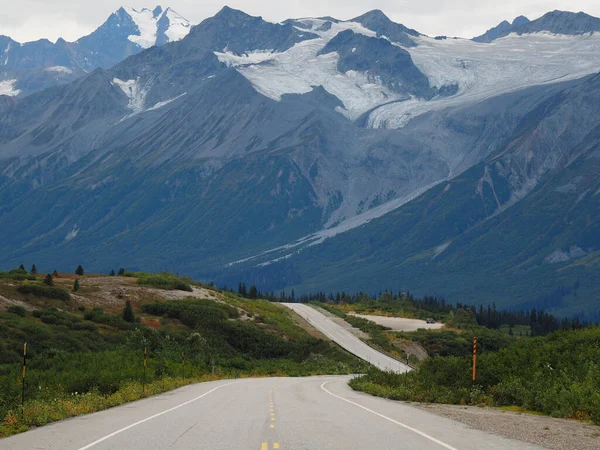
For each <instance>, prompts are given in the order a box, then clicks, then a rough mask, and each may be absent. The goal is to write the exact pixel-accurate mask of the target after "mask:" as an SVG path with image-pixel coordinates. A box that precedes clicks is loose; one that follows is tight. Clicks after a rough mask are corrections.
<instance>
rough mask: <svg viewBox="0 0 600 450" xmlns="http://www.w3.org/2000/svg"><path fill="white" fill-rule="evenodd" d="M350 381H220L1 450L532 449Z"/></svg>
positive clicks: (18, 439) (58, 426)
mask: <svg viewBox="0 0 600 450" xmlns="http://www.w3.org/2000/svg"><path fill="white" fill-rule="evenodd" d="M348 379H349V377H347V376H335V377H307V378H263V379H243V380H222V381H214V382H209V383H201V384H196V385H190V386H186V387H183V388H180V389H177V390H175V391H171V392H168V393H166V394H162V395H158V396H155V397H151V398H148V399H144V400H140V401H137V402H133V403H129V404H127V405H123V406H119V407H116V408H112V409H110V410H106V411H102V412H99V413H95V414H90V415H87V416H81V417H77V418H74V419H69V420H65V421H62V422H57V423H54V424H51V425H47V426H44V427H41V428H37V429H35V430H32V431H29V432H27V433H23V434H20V435H17V436H13V437H10V438H6V439H3V440H0V448H1V449H6V450H8V449H11V450H32V449H60V450H88V449H93V450H109V449H128V450H159V449H160V450H163V449H174V450H184V449H185V450H188V449H211V450H215V449H222V450H225V449H228V450H229V449H231V450H243V449H255V450H270V449H296V450H303V449H306V450H308V449H311V450H312V449H314V450H317V449H318V450H324V449H328V450H353V449H373V448H376V449H397V450H416V449H418V450H443V449H446V450H482V449H498V450H534V449H540V447H536V446H533V445H530V444H525V443H522V442H519V441H513V440H510V439H506V438H503V437H500V436H497V435H493V434H488V433H485V432H482V431H478V430H474V429H472V428H470V427H468V426H466V425H463V424H461V423H458V422H454V421H452V420H449V419H446V418H443V417H439V416H436V415H433V414H431V413H429V412H426V411H423V410H420V409H417V408H413V407H410V406H408V405H405V404H403V403H399V402H394V401H390V400H385V399H382V398H377V397H371V396H369V395H366V394H362V393H359V392H354V391H352V390H351V389H350V388H349V387H348V385H347V382H348Z"/></svg>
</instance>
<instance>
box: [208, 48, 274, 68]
mask: <svg viewBox="0 0 600 450" xmlns="http://www.w3.org/2000/svg"><path fill="white" fill-rule="evenodd" d="M214 54H215V55H216V57H217V59H218V60H219V61H220V62H222V63H225V65H226V66H227V67H238V66H245V65H248V64H260V63H262V62H265V61H269V60H271V59H273V58H274V57H275V55H277V53H273V50H253V51H251V52H247V53H244V54H243V55H236V54H235V53H231V52H230V51H227V49H223V52H214Z"/></svg>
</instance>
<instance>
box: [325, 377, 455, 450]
mask: <svg viewBox="0 0 600 450" xmlns="http://www.w3.org/2000/svg"><path fill="white" fill-rule="evenodd" d="M327 383H331V381H325V382H324V383H323V384H322V385H321V389H323V390H324V391H325V392H327V393H328V394H329V395H331V396H332V397H336V398H339V399H340V400H344V401H345V402H348V403H350V404H352V405H354V406H358V407H359V408H362V409H364V410H365V411H369V412H370V413H372V414H375V415H376V416H379V417H381V418H383V419H385V420H389V421H390V422H392V423H395V424H396V425H400V426H401V427H404V428H406V429H407V430H410V431H412V432H414V433H417V434H418V435H420V436H423V437H424V438H425V439H429V440H430V441H432V442H435V443H436V444H438V445H441V446H442V447H444V448H447V449H448V450H458V449H456V448H455V447H452V446H451V445H448V444H446V443H445V442H442V441H440V440H439V439H436V438H434V437H433V436H430V435H428V434H427V433H424V432H422V431H420V430H417V429H416V428H413V427H411V426H408V425H406V424H403V423H401V422H398V421H396V420H394V419H391V418H389V417H388V416H384V415H383V414H380V413H378V412H375V411H373V410H372V409H369V408H367V407H366V406H363V405H359V404H358V403H355V402H353V401H352V400H348V399H346V398H344V397H340V396H339V395H336V394H334V393H333V392H330V391H328V390H327V389H325V385H326V384H327Z"/></svg>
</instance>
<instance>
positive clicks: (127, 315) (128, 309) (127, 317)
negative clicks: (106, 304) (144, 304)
mask: <svg viewBox="0 0 600 450" xmlns="http://www.w3.org/2000/svg"><path fill="white" fill-rule="evenodd" d="M123 320H124V321H125V322H130V323H132V322H133V321H134V320H135V316H134V315H133V308H132V306H131V302H130V301H129V300H127V301H126V302H125V307H124V308H123Z"/></svg>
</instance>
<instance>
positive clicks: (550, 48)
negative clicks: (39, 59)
mask: <svg viewBox="0 0 600 450" xmlns="http://www.w3.org/2000/svg"><path fill="white" fill-rule="evenodd" d="M148 11H149V10H148ZM150 13H151V14H153V15H154V14H158V13H157V12H155V11H149V12H146V13H145V14H147V15H149V14H150ZM370 17H375V18H379V19H381V20H383V21H384V23H387V22H386V21H385V19H383V18H382V16H381V15H380V14H378V13H374V14H371V15H370ZM361 20H362V19H361ZM516 22H517V24H519V23H522V24H525V19H518V20H516ZM513 23H514V22H513ZM373 28H377V27H375V26H373ZM402 33H404V35H405V36H410V39H411V41H413V43H415V45H411V46H402V45H400V44H399V43H398V42H393V41H392V40H391V38H390V37H389V36H387V35H386V34H384V32H383V31H381V30H379V31H377V30H373V29H369V28H368V27H366V26H365V25H363V24H362V23H359V22H353V21H338V22H336V21H332V20H328V19H296V20H295V21H286V22H284V23H280V24H274V23H270V22H267V21H265V20H263V19H262V18H261V17H254V16H251V15H248V14H245V13H244V12H242V11H238V10H234V9H232V8H228V7H226V8H223V9H222V10H221V11H220V12H219V13H217V14H216V15H215V16H214V17H211V18H207V19H205V20H204V21H202V22H201V23H200V24H199V25H197V26H195V27H194V28H193V29H192V30H191V32H190V33H189V34H188V35H187V36H186V37H185V38H184V39H182V40H180V41H177V42H174V43H171V44H169V45H163V46H153V47H150V48H148V49H145V50H142V51H140V52H139V53H136V54H134V55H132V56H130V57H128V58H126V59H125V60H123V61H121V62H119V63H117V64H116V65H115V66H113V67H111V68H109V69H104V68H98V69H96V70H94V71H93V72H91V73H89V74H87V75H86V76H83V77H81V78H78V79H77V80H76V81H74V82H72V83H70V84H66V85H63V86H57V87H52V88H49V89H46V90H43V91H41V92H37V93H34V94H31V95H28V96H25V97H22V98H16V99H13V98H8V97H0V109H1V110H2V115H0V227H2V229H3V230H4V231H5V233H4V234H3V235H2V236H0V254H1V255H3V256H2V257H1V258H0V264H10V265H15V264H17V265H18V264H20V263H21V262H22V261H20V260H21V259H23V258H27V259H28V260H29V259H34V260H36V261H37V262H38V263H42V262H49V261H52V260H55V254H56V252H60V254H61V256H62V259H63V260H64V261H65V264H66V263H69V264H71V263H74V262H76V261H77V260H82V259H83V260H85V261H88V262H87V263H86V264H87V265H89V266H90V267H93V270H98V271H103V270H104V269H105V267H112V266H118V267H122V266H124V265H126V266H127V267H131V268H137V267H145V268H148V269H150V270H153V271H160V270H167V269H171V270H175V271H186V272H187V273H189V274H190V275H192V276H194V277H201V278H204V279H206V280H211V279H212V280H213V281H218V282H219V283H227V284H229V285H231V283H235V282H237V281H240V280H246V281H250V280H251V281H252V282H254V284H257V285H258V286H260V287H261V289H271V288H272V289H280V288H289V287H291V286H294V287H295V288H296V289H297V290H298V291H300V290H303V289H308V288H314V289H319V285H322V286H329V285H332V284H333V283H339V284H340V286H341V283H346V284H347V287H348V289H353V290H354V289H356V290H359V289H361V288H360V287H359V286H360V285H363V286H364V289H368V288H369V283H371V282H372V281H373V280H375V279H377V277H381V276H385V277H386V279H389V280H392V281H394V282H396V281H397V280H396V279H397V278H398V277H404V278H403V279H405V280H407V281H406V285H401V284H400V282H399V281H398V282H397V284H398V286H394V288H397V287H401V288H410V289H411V290H413V289H425V288H426V287H431V288H432V289H434V288H435V289H436V290H435V293H437V294H439V295H442V294H443V292H442V291H441V289H443V288H444V286H446V287H445V289H447V291H446V292H447V293H448V295H452V296H454V295H458V294H457V293H458V292H460V291H459V288H460V287H461V286H460V285H459V284H456V283H455V282H452V276H451V272H445V271H444V270H446V268H445V267H446V266H444V264H448V267H456V268H457V272H456V273H460V274H461V277H463V280H468V282H469V283H471V284H472V285H473V286H477V287H478V288H481V286H482V285H481V284H480V283H479V282H476V281H477V280H476V279H474V278H473V275H472V274H471V275H469V274H470V273H471V272H472V273H479V274H480V275H481V279H482V280H487V281H486V282H487V283H488V284H490V294H489V295H490V297H489V300H490V301H491V300H492V299H493V296H497V298H499V299H500V300H502V301H504V297H502V295H503V294H502V289H506V291H507V292H509V291H510V289H508V287H506V286H504V285H503V284H502V282H501V281H497V280H498V279H497V278H493V277H492V275H493V273H496V274H499V273H503V271H505V272H506V273H507V274H508V275H510V276H513V277H516V278H513V279H512V280H513V281H514V282H513V283H512V284H511V286H513V287H514V289H519V288H523V286H524V285H525V284H527V282H528V281H530V282H532V283H530V284H531V285H530V286H525V287H526V288H523V294H522V295H521V296H520V295H518V292H517V293H516V294H515V295H512V297H513V298H514V299H518V300H519V301H530V300H531V299H532V296H533V297H535V295H533V294H535V291H533V290H532V289H534V288H535V283H536V282H539V283H540V284H539V286H542V287H541V288H540V290H539V292H538V293H537V294H539V295H538V296H541V295H545V293H547V292H550V291H552V289H563V288H564V289H565V291H564V292H567V291H569V289H570V290H571V291H569V292H571V293H573V292H577V293H578V294H577V295H580V294H581V295H588V294H589V295H592V294H593V293H594V292H596V286H595V285H594V284H593V283H583V282H581V281H580V282H579V285H578V286H579V287H574V286H576V282H577V277H576V276H575V275H573V274H574V272H573V270H579V269H574V268H571V267H570V266H569V268H566V267H567V266H566V264H571V265H575V264H577V265H579V266H581V267H583V269H581V270H584V271H588V272H589V273H591V274H594V273H595V272H594V270H595V269H594V265H593V264H594V261H595V259H594V258H595V257H594V254H595V251H596V250H594V248H593V247H594V246H593V245H590V244H589V242H590V239H591V238H590V236H591V237H594V236H595V233H596V229H595V228H594V227H593V226H589V225H585V223H588V222H586V221H584V220H583V219H582V218H586V217H588V218H589V221H591V222H589V223H594V220H595V219H593V218H594V217H595V216H594V215H593V214H594V213H593V211H594V209H593V208H594V207H595V206H594V205H595V203H594V202H595V198H596V197H595V196H594V194H593V193H595V192H596V191H597V187H596V186H595V185H594V181H593V180H592V179H591V178H590V176H589V173H588V172H586V170H592V169H593V167H595V166H594V165H593V163H594V161H595V159H594V157H593V156H590V155H594V154H595V153H593V152H594V149H593V148H592V147H593V146H594V145H596V144H595V142H596V140H595V139H596V138H595V137H594V136H595V134H594V133H595V132H596V131H595V130H596V127H597V123H596V121H597V114H596V113H595V112H596V110H595V109H594V108H595V106H594V102H595V101H596V100H598V87H597V84H598V81H597V80H598V78H597V76H594V75H590V74H593V73H597V67H598V66H597V61H598V60H597V59H595V57H594V55H598V54H599V53H598V52H597V51H595V50H597V49H598V48H600V40H599V39H598V38H597V37H596V36H594V35H592V36H585V37H580V36H570V37H565V38H564V39H555V38H553V37H552V36H547V35H543V36H531V35H524V36H518V35H514V36H511V37H509V38H507V39H502V40H501V41H498V42H497V43H496V44H495V45H493V46H490V47H489V51H486V52H482V51H481V48H482V47H481V44H480V43H476V42H471V41H469V40H466V39H460V40H459V39H456V40H446V41H444V40H436V39H434V38H429V37H427V36H423V35H415V33H416V32H415V33H413V34H407V33H406V32H405V31H402ZM565 48H568V49H569V51H568V52H566V51H564V49H565ZM558 49H560V50H563V51H561V52H558V51H557V50H558ZM515 50H520V51H518V52H517V51H515ZM507 55H510V56H511V57H510V58H507V57H506V56H507ZM540 55H541V56H540ZM557 55H558V56H557ZM514 74H517V76H518V78H514V77H513V75H514ZM557 80H560V83H559V82H557ZM386 117H387V118H386ZM376 119H377V120H379V119H381V121H380V122H378V121H377V120H376ZM392 119H393V120H395V121H396V122H389V120H392ZM561 124H565V125H564V126H563V125H561ZM567 125H568V126H567ZM578 146H579V147H581V148H579V149H578ZM582 155H585V156H582ZM588 156H590V161H591V162H590V163H589V164H588V166H589V167H588V168H586V167H584V166H585V164H584V165H582V164H581V163H580V161H581V158H582V157H586V158H587V157H588ZM571 160H575V161H578V162H577V164H574V165H572V166H570V165H569V163H570V162H572V161H571ZM586 161H587V160H586ZM570 171H572V173H571V172H570ZM567 175H568V176H567ZM571 175H572V176H571ZM562 176H564V177H565V180H564V182H563V181H562V180H561V181H560V183H562V184H558V183H559V182H558V181H556V180H557V179H558V178H557V177H562ZM579 176H581V177H582V178H581V180H579V181H573V180H575V179H577V177H579ZM568 177H570V178H568ZM567 178H568V179H567ZM548 180H551V181H548ZM569 180H571V181H572V182H570V181H569ZM557 189H558V190H557ZM580 189H581V190H580ZM563 191H564V192H563ZM555 194H556V195H555ZM559 194H560V196H562V195H564V196H565V197H564V199H563V197H560V196H559ZM553 196H554V197H556V198H560V199H563V200H564V201H563V200H561V201H560V202H559V203H558V204H557V205H556V206H555V209H556V211H555V212H556V214H554V215H547V216H544V217H546V218H547V219H548V223H549V224H550V223H552V224H553V226H554V229H555V230H557V235H560V236H561V238H560V239H558V238H557V239H556V242H554V241H553V242H552V246H551V247H552V248H550V244H549V245H548V246H546V247H544V248H540V247H535V246H532V245H529V244H527V240H526V239H525V238H524V236H527V235H528V234H530V235H531V234H533V233H536V232H537V229H536V228H535V227H536V226H538V225H533V224H537V223H538V222H537V221H536V220H533V219H530V218H528V216H527V215H526V214H525V215H522V214H521V215H519V214H516V213H515V211H517V212H518V211H523V210H522V207H521V206H520V205H525V204H531V205H532V208H533V210H539V211H546V210H547V209H548V208H552V203H551V202H550V200H551V199H552V198H553ZM572 196H576V197H579V196H582V197H581V199H580V200H579V201H577V198H575V199H573V198H572ZM567 197H568V198H567ZM522 202H524V203H522ZM568 202H571V203H576V205H578V207H577V208H576V209H574V210H573V211H575V212H574V213H572V212H570V210H568V208H567V209H565V208H566V205H568ZM557 214H558V215H559V216H560V214H562V216H563V217H571V216H570V214H571V215H572V217H573V219H572V221H573V222H574V223H578V224H581V226H580V227H579V228H580V231H572V230H569V228H568V227H564V226H563V225H561V224H560V223H559V222H560V221H559V220H558V219H557V218H556V217H557ZM542 216H543V215H540V217H542ZM509 217H512V220H513V221H515V223H519V224H521V225H522V229H523V233H522V234H519V233H518V232H517V231H518V230H517V231H515V230H513V229H511V228H510V226H509V225H510V221H507V220H505V218H509ZM492 224H493V226H492ZM584 225H585V226H584ZM502 233H506V235H507V236H508V237H506V236H504V235H502ZM472 236H476V239H475V238H472ZM491 236H495V237H494V239H491ZM585 236H588V237H585ZM349 239H350V241H349ZM351 239H355V242H356V243H359V244H360V245H357V246H353V244H352V242H353V241H352V240H351ZM472 239H474V240H472ZM548 239H549V238H548ZM480 241H481V242H483V241H485V242H486V243H487V244H486V245H487V248H482V247H478V244H477V242H480ZM559 241H560V242H559ZM500 242H507V244H506V248H507V249H511V252H512V253H511V254H510V258H508V257H507V258H508V259H507V261H508V260H510V262H511V264H512V265H513V266H514V267H523V268H524V269H523V270H524V273H526V274H530V275H519V273H517V272H515V271H514V270H512V269H511V268H510V267H507V266H506V265H502V264H500V263H498V264H496V265H494V264H495V263H493V261H492V262H490V258H491V257H490V256H489V255H490V253H489V251H488V249H493V250H494V251H495V252H498V254H503V253H502V252H508V250H503V249H502V246H501V245H500V244H499V243H500ZM317 243H318V244H319V245H312V244H317ZM459 243H460V245H459ZM524 243H525V244H527V245H525V244H524ZM517 244H518V245H524V250H523V251H516V252H515V251H514V249H515V248H516V247H515V245H517ZM462 248H464V249H465V253H464V255H465V258H464V259H461V258H460V255H461V254H462V253H461V249H462ZM272 249H276V250H275V251H271V250H272ZM300 250H301V251H300ZM467 250H468V252H467ZM298 252H299V253H298ZM322 252H325V253H322ZM582 252H583V253H582ZM467 253H468V254H467ZM256 255H259V257H258V258H255V256H256ZM369 255H371V256H369ZM478 255H488V256H487V258H488V259H486V260H484V259H479V260H478V259H477V258H478ZM315 258H316V259H315ZM482 258H483V257H482ZM530 259H531V260H532V261H534V262H535V264H532V263H529V262H528V261H529V260H530ZM546 259H547V262H544V261H546ZM69 261H70V262H69ZM235 261H237V262H238V264H233V265H232V264H231V263H233V262H235ZM318 261H321V262H322V264H325V263H326V262H327V263H326V264H325V266H324V267H321V268H320V271H319V273H315V270H316V269H317V268H319V265H318V264H317V263H318ZM552 264H559V265H558V266H557V265H552ZM560 264H563V265H560ZM313 266H314V267H313ZM492 266H493V267H492ZM338 267H339V268H341V269H342V271H341V272H340V271H336V270H337V268H338ZM485 268H490V269H489V270H488V271H487V272H486V271H485V270H484V269H485ZM554 268H556V270H557V271H554ZM563 268H565V269H564V270H566V272H564V273H567V275H568V276H567V275H565V276H563V275H561V274H560V273H559V272H558V269H563ZM459 269H460V270H459ZM480 269H481V270H480ZM492 269H493V270H492ZM395 270H397V271H399V272H398V273H397V272H395ZM494 270H495V271H496V272H493V271H494ZM478 271H479V272H478ZM482 271H483V272H482ZM364 274H368V275H369V276H366V275H364ZM378 274H379V275H378ZM508 275H507V277H508ZM528 276H530V277H531V278H527V277H528ZM544 276H545V277H546V279H543V277H544ZM324 277H325V278H324ZM436 277H437V278H436ZM441 280H444V281H443V283H442V281H441ZM494 280H496V284H495V285H494V284H493V283H492V281H494ZM540 280H541V281H540ZM383 281H385V280H384V279H381V278H380V279H379V281H378V285H379V286H382V285H385V283H384V282H383ZM444 283H445V285H444ZM390 287H392V286H390ZM336 288H337V286H336ZM542 288H543V289H542ZM511 289H513V288H511ZM467 291H468V289H465V291H464V292H465V295H473V293H472V292H473V291H472V290H471V291H469V292H470V293H469V292H467ZM561 292H562V291H561ZM427 293H431V291H428V292H427ZM525 293H527V295H525ZM569 295H570V294H569ZM500 300H499V301H500ZM569 302H572V303H573V304H582V303H581V302H579V303H577V301H573V300H572V299H569ZM563 306H564V305H563ZM567 306H568V305H567ZM588 306H589V305H588Z"/></svg>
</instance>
